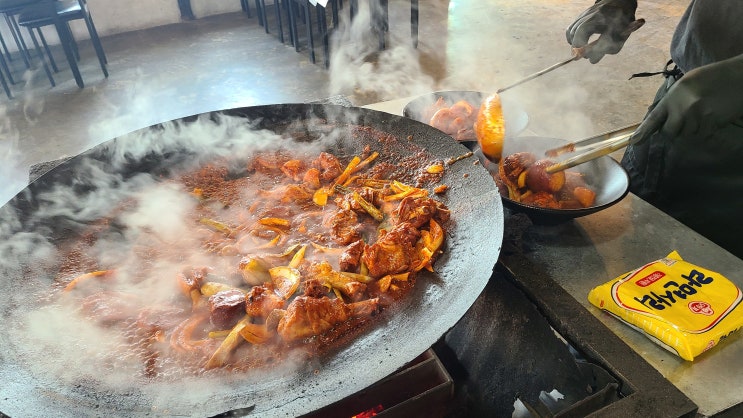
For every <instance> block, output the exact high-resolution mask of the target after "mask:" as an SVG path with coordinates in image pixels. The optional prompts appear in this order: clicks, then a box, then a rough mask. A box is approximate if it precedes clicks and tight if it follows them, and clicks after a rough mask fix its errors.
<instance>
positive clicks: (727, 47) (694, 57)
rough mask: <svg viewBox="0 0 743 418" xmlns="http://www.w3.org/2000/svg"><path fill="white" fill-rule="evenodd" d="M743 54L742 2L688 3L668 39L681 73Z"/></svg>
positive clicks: (708, 0) (700, 0) (695, 0)
mask: <svg viewBox="0 0 743 418" xmlns="http://www.w3.org/2000/svg"><path fill="white" fill-rule="evenodd" d="M740 54H743V2H742V1H741V0H692V2H691V4H689V7H688V8H687V9H686V12H685V13H684V15H683V16H682V17H681V20H680V21H679V24H678V26H677V27H676V32H675V33H674V34H673V39H672V40H671V59H673V62H675V63H676V65H678V66H679V68H681V70H682V71H683V72H686V73H688V72H689V71H691V70H693V69H694V68H697V67H701V66H703V65H707V64H711V63H713V62H717V61H722V60H724V59H728V58H732V57H734V56H737V55H740Z"/></svg>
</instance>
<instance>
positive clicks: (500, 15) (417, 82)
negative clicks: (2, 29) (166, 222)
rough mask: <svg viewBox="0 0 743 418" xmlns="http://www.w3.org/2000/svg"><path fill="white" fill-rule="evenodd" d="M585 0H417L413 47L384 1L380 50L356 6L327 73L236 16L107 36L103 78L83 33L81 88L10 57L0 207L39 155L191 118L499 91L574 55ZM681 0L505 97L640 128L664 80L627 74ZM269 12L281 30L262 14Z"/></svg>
mask: <svg viewBox="0 0 743 418" xmlns="http://www.w3.org/2000/svg"><path fill="white" fill-rule="evenodd" d="M346 3H347V2H346ZM361 3H362V4H363V3H364V2H361ZM592 3H593V2H592V1H586V0H451V1H446V0H427V1H423V2H421V18H420V44H419V46H418V48H417V49H413V48H412V47H411V46H410V28H409V23H408V22H409V16H410V14H409V4H408V3H407V2H406V1H403V0H391V1H390V31H389V33H388V42H387V44H388V47H387V49H386V50H384V51H382V52H379V51H377V50H376V39H375V38H374V37H373V36H371V34H369V33H368V27H369V25H368V24H367V23H368V22H365V21H364V14H361V15H360V19H358V20H356V21H355V23H354V24H353V25H346V24H344V25H342V27H341V28H340V29H339V30H338V31H337V32H336V33H335V34H334V36H333V56H332V60H331V66H330V69H328V70H326V69H325V68H323V66H322V64H321V57H322V51H321V50H320V49H318V50H317V54H318V63H317V64H312V63H310V62H309V60H308V53H307V52H308V51H307V49H306V47H303V48H302V50H301V51H300V52H296V51H295V50H294V48H293V47H292V46H290V45H288V44H281V43H280V42H279V41H278V39H277V34H276V33H275V30H274V31H272V33H270V34H266V33H265V31H264V29H263V27H261V26H259V25H258V22H257V19H256V18H255V17H253V18H249V17H247V16H246V15H245V14H243V13H240V12H236V13H227V14H221V15H217V16H210V17H206V18H202V19H197V20H194V21H184V22H182V23H179V24H174V25H168V26H160V27H154V28H150V29H146V30H140V31H135V32H128V33H121V34H116V35H112V36H107V37H104V38H103V40H102V41H103V45H104V48H105V50H106V54H107V56H108V60H109V64H108V69H109V72H110V76H109V77H108V78H104V77H103V75H102V72H101V70H100V67H99V66H98V62H97V60H96V58H95V54H94V53H93V50H92V47H91V45H90V43H88V42H86V41H83V42H81V43H80V51H81V54H82V57H81V62H80V65H81V70H82V74H83V79H84V80H85V83H86V86H85V88H83V89H80V88H78V87H77V86H76V85H75V82H74V80H73V78H72V75H71V73H70V71H69V70H68V69H67V65H66V62H65V61H64V58H63V55H61V51H56V57H57V61H58V63H59V65H60V67H61V68H60V72H59V73H57V74H55V75H54V77H55V79H56V80H57V86H56V87H54V88H50V86H49V82H48V80H47V79H46V77H45V75H44V73H43V72H42V71H40V70H39V69H38V68H36V69H35V70H34V71H26V70H25V67H23V65H22V63H21V61H20V60H19V59H15V60H14V61H13V62H12V63H11V64H12V65H13V68H14V70H13V75H14V77H15V78H16V80H17V81H18V82H17V83H16V84H15V85H14V86H13V90H14V95H15V98H14V99H13V100H7V99H6V98H5V96H4V95H2V96H0V118H1V119H0V120H1V121H2V122H1V123H0V161H2V165H1V166H0V174H1V175H2V178H3V180H4V181H3V184H2V185H1V186H0V202H4V201H6V200H7V199H8V198H10V197H12V196H13V195H14V194H15V193H16V192H17V191H18V190H20V189H21V188H22V187H24V186H25V184H26V181H27V179H28V167H29V166H31V165H33V164H35V163H39V162H43V161H48V160H54V159H57V158H61V157H65V156H70V155H75V154H77V153H79V152H81V151H84V150H86V149H88V148H90V147H92V146H94V145H96V144H98V143H100V142H102V141H105V140H107V139H110V138H114V137H116V136H118V135H121V134H124V133H126V132H130V131H133V130H136V129H139V128H142V127H145V126H149V125H152V124H155V123H158V122H162V121H166V120H170V119H174V118H179V117H183V116H187V115H192V114H197V113H201V112H205V111H210V110H216V109H224V108H231V107H240V106H251V105H259V104H270V103H288V102H307V101H313V100H317V99H321V98H324V97H327V96H330V95H335V94H343V95H346V96H348V97H349V98H350V99H351V101H352V102H353V103H354V104H355V105H357V106H363V105H366V104H369V103H373V102H378V101H383V100H391V99H397V98H401V97H408V96H415V95H417V94H422V93H426V92H430V91H434V90H451V89H466V90H480V91H495V90H497V89H498V88H499V87H502V86H504V85H507V84H510V83H512V82H514V81H516V80H518V79H519V78H521V77H524V76H526V75H528V74H531V73H533V72H536V71H538V70H541V69H542V68H545V67H547V66H549V65H551V64H554V63H556V62H558V61H561V60H564V59H566V58H568V57H569V56H570V48H569V46H568V45H567V43H566V42H565V36H564V30H565V28H566V27H567V26H568V25H569V24H570V23H571V22H572V21H573V19H574V18H575V17H576V16H577V15H578V14H579V13H580V12H581V11H583V10H584V9H585V8H586V7H587V6H589V5H590V4H592ZM685 6H686V4H684V2H678V1H674V0H646V1H641V2H640V7H639V9H638V13H637V16H638V17H644V18H645V19H646V20H647V24H646V25H645V26H644V27H643V28H641V29H640V30H639V31H638V32H636V33H635V34H633V36H632V37H631V38H630V40H629V41H628V42H627V44H626V46H625V48H624V49H623V50H622V51H621V52H620V53H619V54H618V55H616V56H609V57H606V58H605V59H604V60H602V61H601V62H600V63H598V64H596V65H591V64H589V63H588V62H587V61H586V60H581V61H578V62H574V63H571V64H569V65H567V66H565V67H563V68H561V69H558V70H556V71H554V72H552V73H550V74H548V75H545V76H543V77H541V78H539V79H537V80H534V81H532V82H530V83H527V84H524V85H522V86H519V87H517V88H514V89H513V90H509V91H508V92H505V93H503V97H504V100H506V99H507V100H509V101H513V102H517V103H518V104H519V105H520V106H521V107H523V108H524V110H525V111H526V113H527V114H528V115H529V119H530V123H529V132H530V133H534V134H538V135H543V136H553V137H559V138H569V139H578V138H581V137H585V136H588V135H591V134H596V133H601V132H604V131H608V130H613V129H617V128H620V127H623V126H626V125H630V124H632V123H636V122H638V121H639V120H640V119H641V118H642V116H643V114H644V112H645V109H646V107H647V105H648V104H649V103H650V100H651V99H652V97H653V94H654V92H655V89H656V88H657V86H658V85H659V83H660V80H659V79H658V78H652V79H636V80H632V81H627V79H628V78H629V76H630V75H631V74H633V73H637V72H642V71H654V70H658V69H660V68H662V67H663V65H664V64H665V62H666V60H667V59H668V45H669V42H670V38H671V35H672V30H673V28H674V26H675V24H676V22H677V21H678V19H679V17H680V16H681V14H682V13H683V11H684V8H685ZM271 10H272V9H271ZM344 12H345V14H347V12H348V9H347V8H346V9H345V10H344ZM99 13H101V12H99ZM93 17H94V19H95V16H93ZM269 18H270V19H271V20H270V21H269V27H270V28H272V29H275V28H276V25H275V22H274V21H273V16H272V15H271V14H270V13H269ZM343 23H346V20H345V19H344V20H343ZM287 36H288V35H287ZM302 41H303V42H304V40H303V39H302Z"/></svg>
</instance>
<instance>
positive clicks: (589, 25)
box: [565, 0, 645, 64]
mask: <svg viewBox="0 0 743 418" xmlns="http://www.w3.org/2000/svg"><path fill="white" fill-rule="evenodd" d="M636 9H637V0H599V1H597V2H596V4H594V5H593V6H591V7H589V8H588V9H586V11H584V12H583V13H581V14H580V16H578V18H577V19H575V22H573V23H572V24H571V25H570V26H569V27H568V29H567V30H566V31H565V37H566V38H567V40H568V43H569V44H570V45H572V46H573V48H582V47H585V46H586V45H587V44H588V40H589V39H590V38H591V36H592V35H599V38H598V39H597V40H596V41H594V42H592V45H591V46H590V47H588V48H586V50H585V52H584V53H583V57H584V58H587V59H588V60H589V61H591V64H595V63H597V62H599V61H600V60H601V59H602V58H603V57H604V55H606V54H616V53H617V52H619V51H620V50H621V49H622V47H623V46H624V43H625V42H626V41H627V39H628V38H629V36H630V35H631V34H632V32H634V31H635V30H637V29H639V28H640V26H642V25H643V24H644V23H645V21H644V20H643V19H639V20H635V10H636Z"/></svg>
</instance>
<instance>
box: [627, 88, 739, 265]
mask: <svg viewBox="0 0 743 418" xmlns="http://www.w3.org/2000/svg"><path fill="white" fill-rule="evenodd" d="M675 81H676V80H675V78H674V77H668V78H666V80H665V82H664V83H663V85H662V86H661V87H660V89H659V90H658V93H657V94H656V96H655V100H654V101H653V104H652V105H651V106H650V110H652V109H653V108H654V107H655V106H656V105H657V103H658V102H659V101H660V100H661V99H662V98H663V97H664V96H665V94H666V92H667V91H668V89H669V88H670V87H671V86H672V85H673V83H674V82H675ZM622 166H623V167H624V168H625V169H626V170H627V172H628V173H629V176H630V191H631V192H632V193H634V194H636V195H637V196H639V197H641V198H642V199H644V200H646V201H647V202H649V203H650V204H652V205H653V206H655V207H657V208H659V209H661V210H662V211H664V212H666V213H667V214H669V215H671V216H673V217H674V218H676V219H678V220H679V221H681V222H683V223H684V224H686V225H687V226H689V227H690V228H692V229H694V230H695V231H697V232H698V233H700V234H702V235H704V236H705V237H707V238H709V239H710V240H712V241H714V242H716V243H717V244H718V245H720V246H722V247H724V248H726V249H727V250H728V251H730V252H732V253H733V254H735V255H736V256H738V257H740V258H743V236H740V235H739V233H738V232H737V231H738V230H739V229H740V226H741V224H743V218H742V216H743V124H741V123H734V124H730V125H728V126H727V127H725V128H723V129H721V130H720V131H718V132H717V133H716V134H715V135H713V136H711V137H709V138H705V139H700V140H691V141H680V140H678V139H674V138H667V137H665V136H664V135H663V134H661V133H659V132H657V133H655V134H654V135H653V136H651V137H650V138H648V139H647V140H645V141H643V142H641V143H639V144H635V145H630V146H629V147H627V149H626V151H625V153H624V157H623V158H622Z"/></svg>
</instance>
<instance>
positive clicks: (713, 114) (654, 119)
mask: <svg viewBox="0 0 743 418" xmlns="http://www.w3.org/2000/svg"><path fill="white" fill-rule="evenodd" d="M742 91H743V55H739V56H737V57H734V58H730V59H727V60H724V61H720V62H716V63H713V64H709V65H705V66H703V67H699V68H696V69H694V70H692V71H689V72H688V73H687V74H685V75H684V76H683V77H681V79H679V80H678V81H677V82H676V83H675V84H674V85H673V86H671V88H670V89H669V90H668V93H666V95H665V97H663V99H661V101H660V102H658V104H657V105H656V106H655V108H654V109H653V110H652V111H650V113H648V115H647V116H646V117H645V120H643V122H642V123H641V124H640V126H639V127H638V128H637V130H636V131H635V133H634V134H633V136H632V139H631V140H630V142H631V143H635V142H639V141H641V140H643V139H645V138H647V137H649V136H650V135H652V134H653V133H654V132H657V131H660V132H661V133H662V134H664V135H665V136H666V137H668V138H673V139H674V140H678V139H680V140H685V139H691V138H706V137H708V136H710V135H712V134H714V133H715V131H717V130H718V129H720V128H722V127H723V126H725V125H727V124H729V123H732V122H734V121H736V120H737V119H739V118H741V117H743V94H741V92H742Z"/></svg>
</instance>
